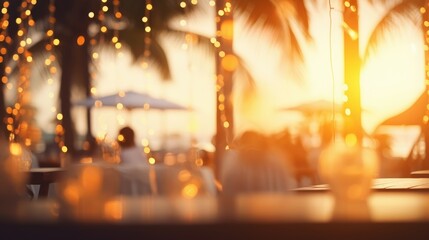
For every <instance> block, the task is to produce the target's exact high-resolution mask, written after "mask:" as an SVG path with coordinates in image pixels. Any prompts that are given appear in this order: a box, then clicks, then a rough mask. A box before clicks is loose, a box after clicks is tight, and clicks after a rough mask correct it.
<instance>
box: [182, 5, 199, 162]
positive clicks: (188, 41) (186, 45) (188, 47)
mask: <svg viewBox="0 0 429 240" xmlns="http://www.w3.org/2000/svg"><path fill="white" fill-rule="evenodd" d="M189 4H191V5H193V6H194V7H195V6H196V5H197V4H198V1H197V0H191V1H182V2H180V7H181V8H183V9H184V15H183V17H182V18H180V19H179V25H180V26H181V27H183V28H184V29H185V32H186V34H185V37H184V42H183V43H182V50H183V51H185V53H186V58H187V68H188V74H189V75H190V77H189V78H188V79H189V80H190V83H189V84H188V85H189V104H188V105H189V108H190V109H192V108H193V106H192V105H193V101H194V94H193V92H194V91H193V86H194V72H193V71H194V69H193V64H192V50H193V46H194V44H195V43H196V42H197V37H196V35H195V34H193V33H192V32H191V29H190V26H189V23H188V14H189ZM189 130H190V132H191V149H192V150H194V151H193V152H192V155H191V157H192V159H191V160H192V161H194V162H195V164H196V165H197V166H201V164H202V162H201V158H200V157H199V155H198V151H196V150H197V145H196V144H197V142H196V141H195V132H196V131H197V118H196V114H195V113H194V112H191V113H190V114H189Z"/></svg>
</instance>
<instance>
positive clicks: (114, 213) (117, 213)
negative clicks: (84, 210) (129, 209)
mask: <svg viewBox="0 0 429 240" xmlns="http://www.w3.org/2000/svg"><path fill="white" fill-rule="evenodd" d="M104 215H105V217H106V219H109V220H121V219H122V217H123V207H122V202H121V201H120V200H111V201H108V202H106V203H105V204H104Z"/></svg>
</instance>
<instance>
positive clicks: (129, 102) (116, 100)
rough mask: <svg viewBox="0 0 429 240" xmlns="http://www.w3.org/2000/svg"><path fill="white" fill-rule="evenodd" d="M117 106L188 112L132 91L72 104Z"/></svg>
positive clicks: (181, 107) (159, 99) (164, 100)
mask: <svg viewBox="0 0 429 240" xmlns="http://www.w3.org/2000/svg"><path fill="white" fill-rule="evenodd" d="M119 104H122V106H123V108H125V109H128V110H132V109H136V108H144V109H158V110H190V109H189V108H187V107H184V106H182V105H179V104H177V103H174V102H171V101H169V100H166V99H162V98H156V97H153V96H151V95H149V94H147V93H139V92H134V91H125V92H118V93H115V94H110V95H106V96H101V97H89V98H86V99H83V100H80V101H77V102H74V105H75V106H85V107H117V106H118V105H119Z"/></svg>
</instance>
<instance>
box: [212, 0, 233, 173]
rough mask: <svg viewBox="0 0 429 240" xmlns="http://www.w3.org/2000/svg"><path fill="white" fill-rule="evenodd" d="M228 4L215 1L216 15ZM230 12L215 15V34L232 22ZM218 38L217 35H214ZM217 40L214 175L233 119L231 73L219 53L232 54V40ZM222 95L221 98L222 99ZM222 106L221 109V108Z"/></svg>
mask: <svg viewBox="0 0 429 240" xmlns="http://www.w3.org/2000/svg"><path fill="white" fill-rule="evenodd" d="M227 2H230V1H228V0H216V13H218V12H219V11H223V10H224V7H225V4H226V3H227ZM232 14H233V13H232V12H229V13H227V12H225V15H223V16H219V15H218V14H217V15H216V33H220V32H221V27H222V24H223V23H225V22H226V21H232V19H233V16H232ZM216 35H217V36H218V34H216ZM217 40H218V41H219V43H220V47H219V48H217V51H216V52H215V54H216V77H217V86H216V88H217V91H216V136H215V147H216V153H215V165H216V174H219V171H220V168H221V166H222V159H223V156H224V153H225V149H226V147H227V146H228V144H229V142H230V141H231V140H232V138H233V133H234V126H233V123H234V119H233V104H232V89H233V82H232V77H233V71H228V70H226V69H225V68H224V67H222V64H221V60H222V59H221V57H220V54H219V53H220V51H223V52H224V53H225V55H228V54H232V53H233V39H232V37H231V38H229V39H228V38H225V37H222V36H218V38H217ZM222 95H223V97H222ZM221 106H223V109H222V107H221ZM226 124H227V125H228V126H226Z"/></svg>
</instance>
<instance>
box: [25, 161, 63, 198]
mask: <svg viewBox="0 0 429 240" xmlns="http://www.w3.org/2000/svg"><path fill="white" fill-rule="evenodd" d="M64 173H65V168H60V167H43V168H31V169H29V170H28V171H24V172H23V174H25V175H26V177H27V184H28V185H39V186H40V188H39V192H38V198H46V197H47V196H48V193H49V185H50V184H52V183H57V182H59V181H60V180H61V178H62V177H63V175H64Z"/></svg>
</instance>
